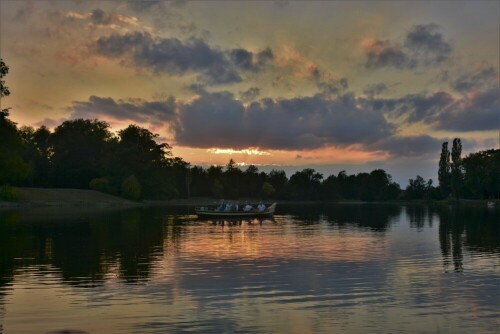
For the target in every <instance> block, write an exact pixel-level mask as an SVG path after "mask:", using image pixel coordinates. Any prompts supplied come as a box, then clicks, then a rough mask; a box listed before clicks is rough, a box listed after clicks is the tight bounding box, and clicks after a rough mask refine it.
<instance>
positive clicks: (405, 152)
mask: <svg viewBox="0 0 500 334" xmlns="http://www.w3.org/2000/svg"><path fill="white" fill-rule="evenodd" d="M442 142H443V140H442V139H437V138H434V137H431V136H428V135H416V136H399V135H395V136H391V137H387V138H384V139H382V140H380V141H378V142H376V143H374V144H371V145H368V146H367V148H368V149H373V150H382V151H386V152H388V153H389V154H390V155H391V156H393V157H394V156H397V157H421V156H425V155H434V156H437V154H439V151H440V149H441V143H442Z"/></svg>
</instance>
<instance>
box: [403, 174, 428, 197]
mask: <svg viewBox="0 0 500 334" xmlns="http://www.w3.org/2000/svg"><path fill="white" fill-rule="evenodd" d="M434 189H435V188H434V187H433V186H432V180H431V179H429V180H428V181H427V182H425V180H424V178H423V177H421V176H420V175H417V177H416V178H415V179H410V181H409V184H408V186H407V187H406V190H405V197H406V198H407V199H431V198H432V197H433V193H434Z"/></svg>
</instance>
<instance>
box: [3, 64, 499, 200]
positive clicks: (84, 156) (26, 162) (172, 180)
mask: <svg viewBox="0 0 500 334" xmlns="http://www.w3.org/2000/svg"><path fill="white" fill-rule="evenodd" d="M0 61H1V60H0ZM7 73H8V67H7V66H6V65H5V63H4V62H3V61H1V63H0V84H1V87H0V89H1V90H0V94H1V95H0V96H1V97H3V96H7V95H9V93H10V92H9V90H8V88H7V87H6V86H5V82H4V80H3V78H4V77H5V75H6V74H7ZM461 150H462V148H461V142H460V139H458V138H456V139H455V140H454V141H453V147H452V151H451V152H449V151H448V143H443V146H442V152H441V157H440V161H439V171H438V177H439V185H438V186H434V185H433V184H432V180H428V181H425V180H424V179H423V178H422V177H421V176H416V178H415V179H410V180H409V184H408V186H407V187H406V189H404V190H402V189H401V188H400V186H399V184H397V183H396V182H394V181H393V180H392V178H391V175H389V174H388V173H387V172H386V171H384V170H383V169H375V170H373V171H372V172H370V173H358V174H355V175H354V174H353V175H348V174H347V173H346V172H345V171H341V172H339V173H338V174H337V175H330V176H328V177H326V178H324V177H323V175H322V174H321V173H318V172H317V171H315V170H314V169H312V168H305V169H303V170H301V171H297V172H295V173H294V174H293V175H291V176H290V178H288V177H287V175H286V173H285V171H283V170H279V169H275V170H272V171H271V172H269V173H265V172H262V171H259V169H258V168H257V167H256V166H254V165H250V166H248V167H246V168H245V170H242V169H241V168H239V167H238V166H237V164H236V163H235V161H233V160H232V159H231V160H230V161H229V162H228V164H227V165H226V166H210V167H208V168H204V167H201V166H192V165H191V164H190V163H188V162H186V161H184V160H183V159H182V158H179V157H173V156H172V153H171V147H170V146H169V145H168V144H166V143H159V142H158V135H157V134H154V133H152V132H151V131H149V130H148V129H145V128H142V127H140V126H137V125H129V126H128V127H127V128H125V129H123V130H120V131H118V132H117V133H116V134H115V133H112V132H111V130H110V126H109V124H108V123H106V122H104V121H99V120H96V119H94V120H88V119H74V120H68V121H64V122H63V123H62V124H60V125H59V126H57V127H56V128H55V129H54V130H53V131H51V130H50V129H48V128H47V127H45V126H41V127H39V128H33V127H26V126H23V127H18V126H17V124H15V123H14V122H12V121H11V120H10V119H9V109H2V110H1V111H0V157H1V158H0V185H10V186H25V187H55V188H79V189H95V190H98V191H101V192H105V193H109V194H113V195H119V196H123V197H125V198H129V199H134V200H138V199H170V198H185V197H192V196H196V197H200V196H204V197H217V198H228V199H239V198H257V197H258V198H266V199H267V198H273V199H290V200H364V201H384V200H396V199H411V200H413V199H446V198H449V197H453V198H478V199H482V198H499V196H500V191H499V189H500V184H499V183H500V181H499V171H500V150H495V149H492V150H486V151H481V152H477V153H472V154H469V155H468V156H467V157H465V158H463V159H462V157H461ZM5 189H6V188H5V187H4V192H5ZM0 197H2V191H0ZM3 197H4V198H5V197H6V195H5V194H4V195H3Z"/></svg>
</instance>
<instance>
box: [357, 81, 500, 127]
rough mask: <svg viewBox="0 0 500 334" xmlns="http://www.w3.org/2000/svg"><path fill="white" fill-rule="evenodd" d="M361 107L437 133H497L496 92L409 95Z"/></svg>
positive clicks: (498, 109) (499, 103)
mask: <svg viewBox="0 0 500 334" xmlns="http://www.w3.org/2000/svg"><path fill="white" fill-rule="evenodd" d="M364 103H366V104H368V105H371V106H372V107H373V109H374V110H379V111H383V112H386V113H388V114H391V115H393V116H403V117H406V118H405V121H406V122H407V123H410V124H412V123H418V122H422V123H425V124H428V125H430V126H431V127H432V128H433V129H437V130H452V131H481V130H495V129H498V117H499V114H500V96H499V94H498V88H497V87H492V88H491V89H488V90H484V91H479V92H475V93H470V94H464V95H463V96H462V97H459V98H456V97H453V96H452V95H451V94H450V93H448V92H443V91H441V92H436V93H433V94H426V93H421V94H411V95H407V96H404V97H402V98H398V99H367V100H365V101H364Z"/></svg>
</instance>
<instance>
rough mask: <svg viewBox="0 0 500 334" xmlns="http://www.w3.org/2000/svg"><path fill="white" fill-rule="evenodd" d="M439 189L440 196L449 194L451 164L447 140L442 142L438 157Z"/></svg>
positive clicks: (445, 196)
mask: <svg viewBox="0 0 500 334" xmlns="http://www.w3.org/2000/svg"><path fill="white" fill-rule="evenodd" d="M438 180H439V190H440V192H441V196H443V197H444V198H447V197H448V196H449V195H450V189H451V165H450V151H449V150H448V142H444V143H443V145H442V146H441V156H440V157H439V170H438Z"/></svg>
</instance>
